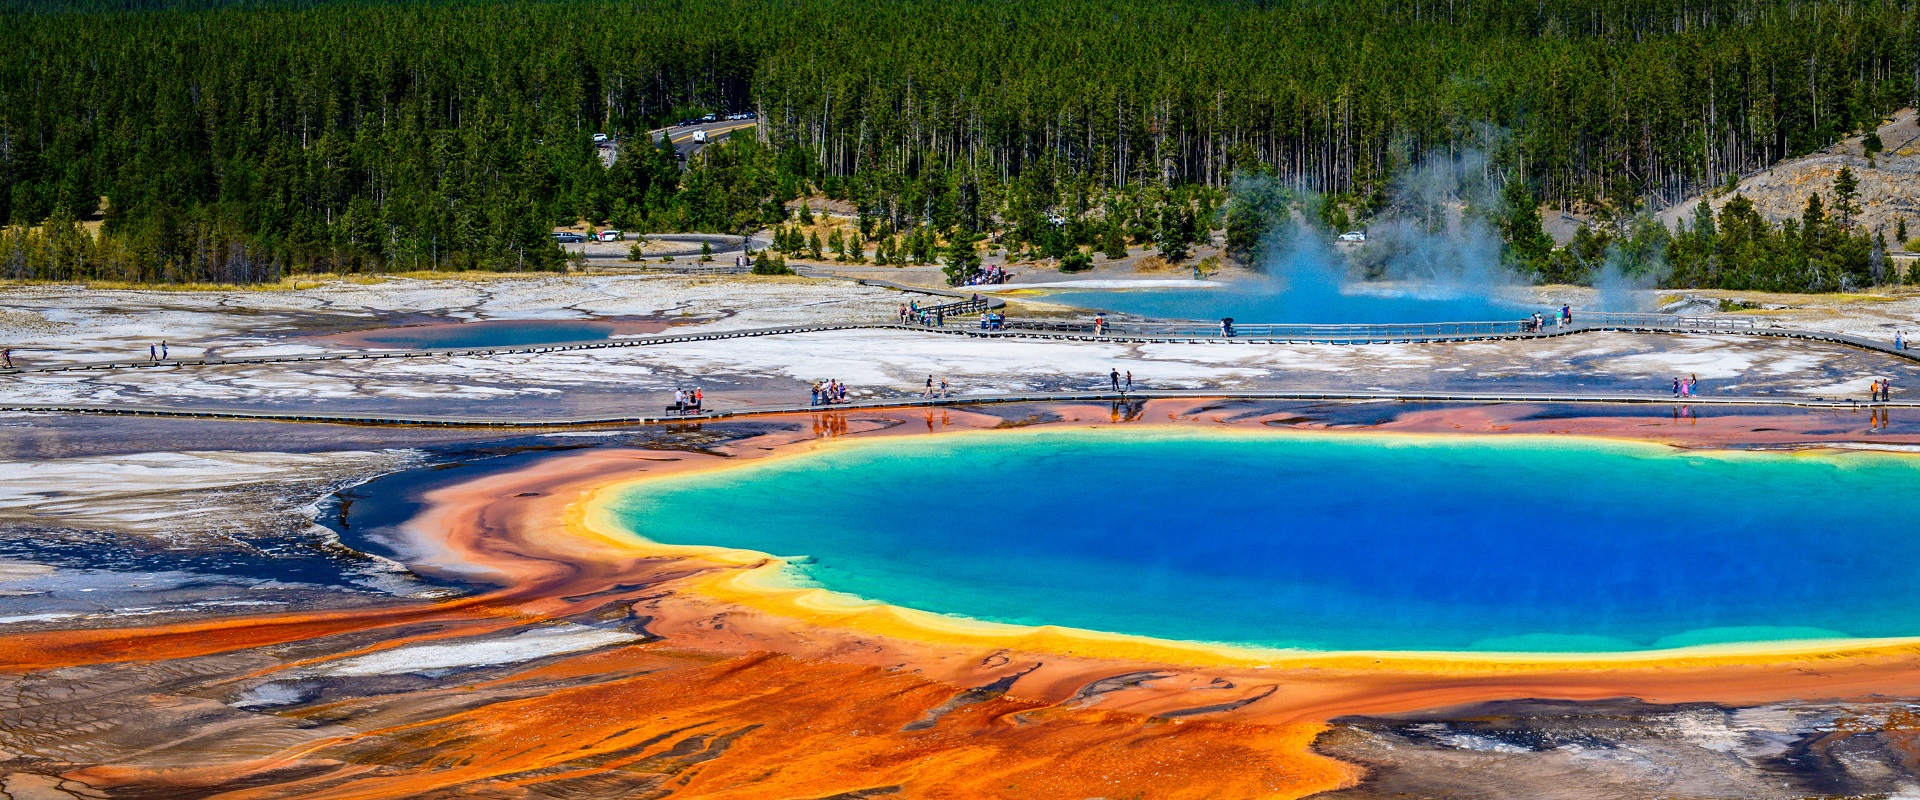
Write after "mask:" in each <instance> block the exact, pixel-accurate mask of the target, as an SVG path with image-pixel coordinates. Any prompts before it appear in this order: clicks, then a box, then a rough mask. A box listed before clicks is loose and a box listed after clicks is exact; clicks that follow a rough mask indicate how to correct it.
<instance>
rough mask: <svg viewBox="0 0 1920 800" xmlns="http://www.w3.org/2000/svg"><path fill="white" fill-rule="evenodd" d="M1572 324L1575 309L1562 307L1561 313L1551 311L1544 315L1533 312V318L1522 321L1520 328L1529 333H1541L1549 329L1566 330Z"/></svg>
mask: <svg viewBox="0 0 1920 800" xmlns="http://www.w3.org/2000/svg"><path fill="white" fill-rule="evenodd" d="M1572 324H1573V309H1572V308H1571V307H1568V306H1561V307H1560V310H1559V311H1557V312H1552V311H1550V312H1548V315H1542V314H1541V313H1540V312H1538V311H1535V312H1533V316H1531V317H1528V318H1526V319H1523V320H1521V321H1520V326H1521V327H1522V328H1523V329H1525V330H1526V332H1527V333H1539V332H1541V331H1544V330H1546V329H1547V328H1552V327H1559V328H1564V327H1567V326H1569V325H1572Z"/></svg>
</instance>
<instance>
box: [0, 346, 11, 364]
mask: <svg viewBox="0 0 1920 800" xmlns="http://www.w3.org/2000/svg"><path fill="white" fill-rule="evenodd" d="M0 361H5V362H6V365H7V369H13V348H11V347H9V348H6V349H5V350H0Z"/></svg>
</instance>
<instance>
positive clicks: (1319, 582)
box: [616, 429, 1920, 652]
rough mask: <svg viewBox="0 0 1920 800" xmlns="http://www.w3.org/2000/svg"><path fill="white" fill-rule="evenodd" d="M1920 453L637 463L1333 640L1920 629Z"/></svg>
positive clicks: (1424, 642)
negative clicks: (1919, 523) (677, 468)
mask: <svg viewBox="0 0 1920 800" xmlns="http://www.w3.org/2000/svg"><path fill="white" fill-rule="evenodd" d="M1916 487H1920V462H1916V461H1915V460H1914V459H1913V457H1909V456H1903V455H1895V454H1885V453H1835V452H1820V453H1800V454H1789V453H1778V452H1772V453H1759V452H1715V453H1700V452H1688V451H1682V450H1677V449H1673V448H1668V447H1665V446H1660V445H1651V444H1635V443H1617V442H1607V441H1601V440H1591V439H1548V438H1534V437H1513V438H1498V437H1409V436H1376V435H1364V434H1356V435H1327V434H1296V433H1288V432H1267V431H1233V432H1207V431H1191V430H1187V431H1183V430H1177V429H1159V430H1139V429H1134V430H1113V429H1095V430H1068V431H1027V432H994V433H988V434H962V435H955V436H934V437H922V438H889V439H877V440H864V441H852V442H841V443H836V444H833V445H831V446H828V447H825V448H823V449H822V450H820V451H817V452H813V453H808V454H804V455H797V456H794V457H789V458H779V459H772V460H768V461H765V462H759V463H754V464H750V465H744V466H741V467H737V468H732V469H725V470H721V471H716V472H709V473H702V474H690V475H686V476H676V477H669V478H663V479H660V480H655V481H648V482H642V483H639V484H636V485H635V486H634V487H633V488H632V489H630V490H629V491H628V493H627V494H625V495H624V496H622V497H621V498H620V499H619V500H618V501H617V506H616V512H617V513H618V514H620V517H621V519H623V520H625V521H626V522H627V524H629V525H630V526H631V529H632V530H633V531H634V532H635V533H637V534H638V535H641V536H644V537H646V538H649V539H652V540H655V541H659V542H664V543H678V544H699V545H719V546H725V547H734V548H746V549H751V550H758V551H763V552H766V553H771V554H774V555H778V556H783V557H789V558H792V559H793V563H792V566H791V567H790V569H791V571H792V574H793V579H794V580H795V581H798V582H800V583H802V584H808V585H817V586H821V587H825V588H828V589H832V590H836V591H840V592H846V593H851V594H854V595H858V596H861V597H865V598H870V599H874V600H879V601H883V602H887V603H892V604H895V605H900V606H906V607H911V608H917V609H923V610H927V611H934V612H941V613H947V614H955V615H961V616H965V617H971V618H976V619H982V620H994V621H1001V622H1013V623H1023V624H1036V625H1037V624H1055V625H1065V626H1072V627H1078V628H1087V629H1093V630H1101V631H1111V632H1118V633H1128V634H1140V635H1146V636H1153V637H1159V638H1167V639H1180V640H1190V641H1205V642H1221V643H1234V644H1244V645H1255V646H1275V647H1293V648H1306V649H1316V650H1398V651H1517V652H1599V651H1629V650H1644V649H1662V648H1669V647H1679V646H1686V645H1696V644H1710V643H1726V642H1765V641H1777V640H1787V639H1811V638H1826V637H1889V636H1915V635H1920V580H1916V575H1920V536H1914V535H1912V534H1911V532H1910V531H1908V530H1906V529H1905V525H1904V524H1903V523H1902V515H1901V514H1900V513H1899V511H1900V509H1902V508H1904V500H1903V498H1906V497H1910V496H1911V493H1912V492H1913V491H1914V489H1915V488H1916Z"/></svg>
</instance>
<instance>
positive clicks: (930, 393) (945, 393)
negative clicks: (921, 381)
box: [920, 375, 953, 397]
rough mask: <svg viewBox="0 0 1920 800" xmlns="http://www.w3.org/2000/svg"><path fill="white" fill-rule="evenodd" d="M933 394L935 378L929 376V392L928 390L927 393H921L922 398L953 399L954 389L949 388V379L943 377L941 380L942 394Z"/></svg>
mask: <svg viewBox="0 0 1920 800" xmlns="http://www.w3.org/2000/svg"><path fill="white" fill-rule="evenodd" d="M933 392H934V388H933V376H932V375H928V376H927V390H926V391H925V392H921V393H920V396H921V397H952V396H953V387H951V386H949V385H948V384H947V379H946V378H944V377H943V378H941V379H940V393H939V394H934V393H933Z"/></svg>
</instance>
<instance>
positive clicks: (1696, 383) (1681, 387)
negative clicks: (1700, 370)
mask: <svg viewBox="0 0 1920 800" xmlns="http://www.w3.org/2000/svg"><path fill="white" fill-rule="evenodd" d="M1699 388H1700V376H1698V375H1688V376H1687V377H1684V378H1674V379H1673V396H1674V397H1693V396H1694V395H1696V394H1698V390H1699Z"/></svg>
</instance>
